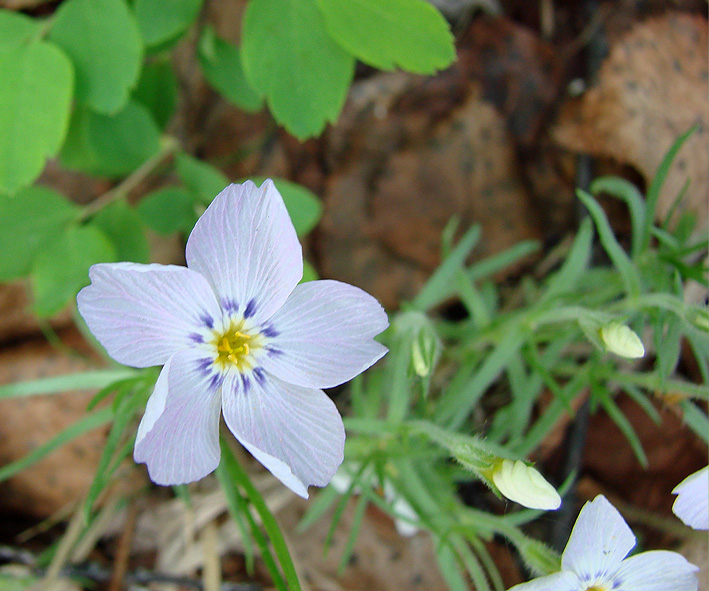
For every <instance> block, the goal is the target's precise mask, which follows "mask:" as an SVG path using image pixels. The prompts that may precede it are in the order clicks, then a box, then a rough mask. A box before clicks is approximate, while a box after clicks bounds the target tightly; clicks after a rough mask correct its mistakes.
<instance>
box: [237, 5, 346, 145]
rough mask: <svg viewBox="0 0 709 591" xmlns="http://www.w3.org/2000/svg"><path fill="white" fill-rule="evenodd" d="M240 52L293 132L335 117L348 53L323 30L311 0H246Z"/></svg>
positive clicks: (306, 132)
mask: <svg viewBox="0 0 709 591" xmlns="http://www.w3.org/2000/svg"><path fill="white" fill-rule="evenodd" d="M241 52H242V54H241V58H242V61H243V65H244V73H245V74H246V78H247V80H248V81H249V82H250V84H251V86H252V87H253V88H254V89H255V90H256V91H257V93H258V94H259V95H260V96H265V97H266V102H267V103H268V106H269V108H270V109H271V112H272V113H273V115H274V116H275V118H276V121H278V122H279V123H281V124H282V125H284V126H285V128H286V129H287V130H288V131H289V132H290V133H292V134H293V135H294V136H295V137H297V138H299V139H301V140H302V139H306V138H308V137H313V136H316V135H318V134H320V133H321V132H322V130H323V129H324V127H325V125H326V124H327V123H328V122H333V121H335V119H337V116H338V115H339V113H340V110H341V109H342V105H343V104H344V102H345V97H346V96H347V91H348V89H349V86H350V83H351V82H352V77H353V75H354V58H353V57H352V56H351V55H350V54H349V53H347V52H346V51H345V50H343V49H342V48H341V47H340V46H339V45H337V44H336V43H335V42H334V41H333V40H332V38H331V37H330V36H329V35H328V33H327V31H326V30H325V21H324V18H323V15H322V12H321V11H320V9H319V7H318V6H317V0H289V1H288V2H283V0H251V1H250V2H249V3H248V5H247V7H246V12H245V14H244V22H243V31H242V45H241Z"/></svg>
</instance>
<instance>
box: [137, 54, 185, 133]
mask: <svg viewBox="0 0 709 591" xmlns="http://www.w3.org/2000/svg"><path fill="white" fill-rule="evenodd" d="M178 92H179V89H178V87H177V76H176V75H175V70H174V68H173V67H172V62H171V61H170V58H169V56H167V55H163V56H160V57H156V58H155V59H153V60H152V61H150V62H148V63H147V64H146V65H145V66H144V67H143V71H142V72H141V74H140V80H138V85H137V86H136V87H135V90H134V91H133V98H134V99H135V100H136V101H138V102H139V103H141V104H142V105H143V106H144V107H145V108H147V109H148V111H150V114H151V115H152V116H153V119H154V120H155V122H156V123H157V124H158V127H160V129H165V128H166V127H167V124H168V123H170V120H171V119H172V116H173V115H174V114H175V108H176V107H177V95H178Z"/></svg>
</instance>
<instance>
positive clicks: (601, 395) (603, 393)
mask: <svg viewBox="0 0 709 591" xmlns="http://www.w3.org/2000/svg"><path fill="white" fill-rule="evenodd" d="M594 394H595V395H596V399H597V400H598V401H599V402H600V403H601V406H602V407H603V409H604V410H605V411H606V413H608V416H609V417H610V418H611V419H612V421H613V422H614V423H615V424H616V425H617V427H618V428H619V429H620V431H621V433H623V435H625V438H626V439H627V440H628V443H629V444H630V447H631V448H632V450H633V453H634V454H635V457H636V458H637V460H638V462H640V465H641V466H642V467H643V468H647V466H648V461H647V456H646V455H645V450H644V449H643V444H642V443H641V442H640V438H639V437H638V434H637V433H636V432H635V429H634V428H633V425H632V424H631V422H630V421H629V420H628V418H627V417H626V416H625V415H624V414H623V411H622V410H620V408H619V407H618V405H617V404H616V403H615V401H614V400H613V399H612V398H611V396H610V394H609V392H608V391H607V390H606V389H605V388H603V387H599V388H597V389H594Z"/></svg>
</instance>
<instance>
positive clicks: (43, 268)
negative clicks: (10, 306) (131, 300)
mask: <svg viewBox="0 0 709 591" xmlns="http://www.w3.org/2000/svg"><path fill="white" fill-rule="evenodd" d="M115 260H116V254H115V251H114V249H113V246H112V245H111V242H110V241H109V239H108V238H107V237H106V235H105V234H104V233H103V232H102V231H101V230H99V229H98V228H96V227H94V226H68V227H67V228H66V229H65V230H64V232H62V233H61V234H59V235H58V236H57V237H56V238H54V239H53V240H51V241H49V242H47V243H45V244H44V245H43V246H42V249H41V251H40V252H39V253H38V254H37V257H36V259H35V261H34V265H33V267H32V291H33V295H34V306H33V309H34V311H35V313H36V314H37V315H39V316H51V315H52V314H56V313H57V312H59V311H60V310H61V309H62V308H63V307H64V306H65V305H66V304H67V303H69V301H70V300H72V299H73V298H75V297H76V294H77V293H78V291H79V290H80V289H81V288H82V287H83V286H84V285H87V284H88V283H89V275H88V273H89V267H91V265H93V264H95V263H103V262H111V261H115Z"/></svg>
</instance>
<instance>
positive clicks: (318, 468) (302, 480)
mask: <svg viewBox="0 0 709 591" xmlns="http://www.w3.org/2000/svg"><path fill="white" fill-rule="evenodd" d="M222 392H223V394H222V408H223V411H224V420H225V421H226V424H227V426H228V427H229V429H230V430H231V432H232V433H233V434H234V436H235V437H236V438H237V439H238V440H239V441H240V442H241V444H242V445H243V446H244V447H245V448H246V449H248V450H249V451H250V452H251V454H252V455H253V456H254V457H255V458H256V459H257V460H258V461H259V462H261V463H262V464H263V465H264V466H265V467H266V468H267V469H268V470H269V471H270V472H271V473H272V474H273V475H274V476H275V477H276V478H278V479H279V480H280V481H281V482H282V483H283V484H285V485H286V486H287V487H288V488H290V489H291V490H292V491H293V492H294V493H296V494H297V495H300V496H301V497H304V498H307V497H308V485H310V484H314V485H316V486H325V485H326V484H327V483H328V482H330V479H331V478H332V477H333V475H334V474H335V472H336V471H337V467H338V466H339V465H340V464H341V463H342V458H343V452H344V444H345V429H344V426H343V425H342V419H341V418H340V413H338V412H337V408H335V404H334V403H333V402H332V400H330V399H329V398H328V397H327V395H326V394H325V393H324V392H322V391H321V390H314V389H309V388H301V387H299V386H294V385H292V384H286V383H285V382H282V381H281V380H279V379H278V378H276V377H274V376H271V375H268V374H266V373H265V372H263V370H260V369H258V370H256V371H254V372H253V373H252V374H251V375H250V376H246V375H244V376H242V375H241V374H239V373H237V372H234V373H233V374H231V375H229V376H228V377H227V379H226V380H225V382H224V386H223V388H222Z"/></svg>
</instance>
